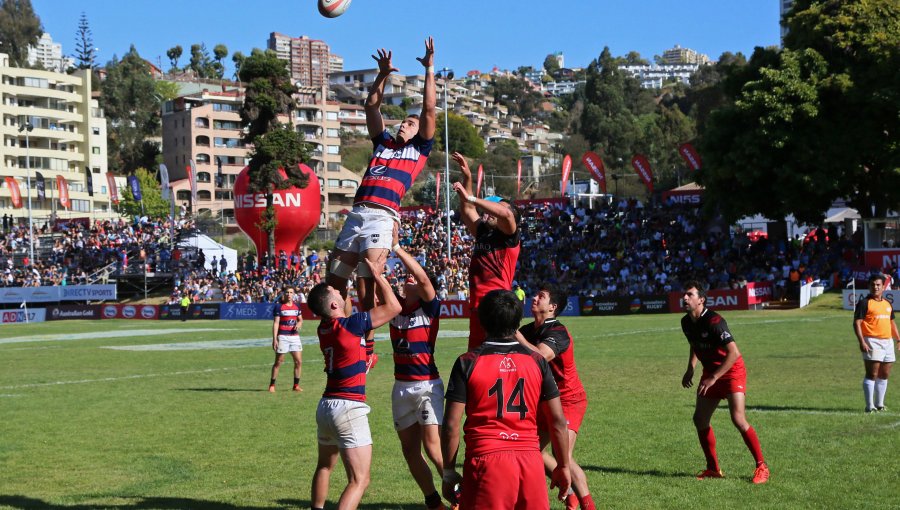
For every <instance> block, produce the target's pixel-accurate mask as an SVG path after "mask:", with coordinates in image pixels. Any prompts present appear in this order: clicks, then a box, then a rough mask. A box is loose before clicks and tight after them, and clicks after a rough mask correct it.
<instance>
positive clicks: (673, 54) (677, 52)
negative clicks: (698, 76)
mask: <svg viewBox="0 0 900 510" xmlns="http://www.w3.org/2000/svg"><path fill="white" fill-rule="evenodd" d="M662 63H663V64H665V65H678V64H697V65H701V66H702V65H706V64H709V63H710V60H709V57H708V56H707V55H704V54H703V53H700V52H697V51H694V50H692V49H690V48H682V47H681V46H679V45H677V44H676V45H675V47H674V48H670V49H668V50H666V51H664V52H663V54H662Z"/></svg>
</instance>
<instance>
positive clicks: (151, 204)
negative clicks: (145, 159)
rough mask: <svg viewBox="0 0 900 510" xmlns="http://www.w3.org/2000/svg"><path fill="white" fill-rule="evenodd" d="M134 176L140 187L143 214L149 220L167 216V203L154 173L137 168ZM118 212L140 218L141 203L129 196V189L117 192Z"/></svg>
mask: <svg viewBox="0 0 900 510" xmlns="http://www.w3.org/2000/svg"><path fill="white" fill-rule="evenodd" d="M134 175H136V176H137V178H138V182H139V183H140V185H141V195H142V199H143V202H144V209H143V212H144V214H145V215H147V217H149V218H165V217H167V216H168V215H169V201H168V200H164V199H163V197H162V191H161V188H160V184H159V181H157V180H156V173H155V172H151V171H149V170H147V169H145V168H142V167H141V168H138V169H137V170H135V172H134ZM119 212H120V213H122V214H125V215H127V216H140V215H141V203H140V202H138V201H135V199H134V197H133V196H132V194H131V188H126V189H122V190H120V192H119Z"/></svg>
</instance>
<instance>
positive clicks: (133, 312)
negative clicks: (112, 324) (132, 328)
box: [101, 304, 159, 320]
mask: <svg viewBox="0 0 900 510" xmlns="http://www.w3.org/2000/svg"><path fill="white" fill-rule="evenodd" d="M101 308H102V310H103V318H104V319H144V320H155V319H158V318H159V307H158V306H156V305H119V304H115V305H103V306H102V307H101Z"/></svg>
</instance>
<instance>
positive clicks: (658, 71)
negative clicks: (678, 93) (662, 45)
mask: <svg viewBox="0 0 900 510" xmlns="http://www.w3.org/2000/svg"><path fill="white" fill-rule="evenodd" d="M699 68H700V66H699V65H698V64H672V65H669V64H666V65H658V64H652V65H624V66H619V69H621V70H623V71H625V72H627V73H628V74H630V75H632V76H633V77H635V78H637V79H638V81H640V82H641V88H645V89H659V88H662V86H663V85H664V84H666V83H668V82H672V81H680V82H681V83H684V84H685V85H690V83H691V75H693V74H694V73H695V72H697V69H699Z"/></svg>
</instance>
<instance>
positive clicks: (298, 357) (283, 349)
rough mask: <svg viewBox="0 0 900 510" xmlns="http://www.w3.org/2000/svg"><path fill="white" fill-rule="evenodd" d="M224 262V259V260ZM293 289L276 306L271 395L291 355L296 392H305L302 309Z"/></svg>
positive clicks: (273, 325) (288, 290)
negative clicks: (281, 370) (301, 330)
mask: <svg viewBox="0 0 900 510" xmlns="http://www.w3.org/2000/svg"><path fill="white" fill-rule="evenodd" d="M223 260H224V259H223ZM295 295H296V294H295V291H294V288H293V287H287V288H286V289H285V291H284V293H283V294H282V295H281V299H280V302H279V303H278V304H277V305H275V308H274V309H273V313H272V315H273V316H274V320H273V321H272V350H273V351H275V363H273V364H272V379H271V380H270V381H269V393H275V379H277V378H278V369H279V368H281V364H282V363H284V355H285V354H287V353H291V357H292V358H294V388H293V389H294V391H303V388H301V387H300V370H301V368H300V366H301V364H302V363H303V344H301V343H300V326H301V325H302V324H303V318H302V317H301V316H300V307H299V306H297V303H296V302H295V301H294V296H295Z"/></svg>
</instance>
